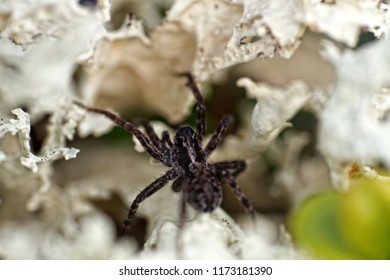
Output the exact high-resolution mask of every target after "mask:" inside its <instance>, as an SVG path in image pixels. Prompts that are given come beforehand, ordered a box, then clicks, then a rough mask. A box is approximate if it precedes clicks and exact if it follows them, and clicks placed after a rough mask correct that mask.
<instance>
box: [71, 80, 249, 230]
mask: <svg viewBox="0 0 390 280" xmlns="http://www.w3.org/2000/svg"><path fill="white" fill-rule="evenodd" d="M178 76H181V77H186V78H187V83H186V86H188V87H189V88H190V89H191V91H192V93H193V94H194V96H195V99H196V115H197V123H196V130H194V129H193V128H192V127H190V126H188V125H183V126H181V127H179V129H178V130H177V131H176V134H175V136H174V142H172V141H171V138H170V136H169V134H168V131H164V132H163V133H162V136H161V138H159V137H158V136H157V134H156V133H155V131H154V129H153V127H152V126H151V125H150V123H149V122H148V121H146V120H143V119H140V124H141V125H142V126H143V128H144V129H145V131H146V134H144V133H143V132H141V131H140V130H139V129H138V128H136V127H135V125H134V124H132V123H130V122H128V121H126V120H124V119H122V118H120V117H118V116H116V115H115V114H113V113H111V112H109V111H106V110H102V109H97V108H91V107H87V106H84V105H82V104H80V103H78V102H75V103H76V104H77V105H79V106H81V107H83V108H84V109H86V110H88V111H91V112H95V113H99V114H103V115H105V116H106V117H108V118H109V119H111V120H112V121H113V122H115V123H116V124H117V125H119V126H121V127H122V128H124V129H126V130H127V131H128V132H130V133H131V134H133V135H134V136H135V137H136V138H137V139H138V141H139V142H140V143H141V144H142V146H143V147H144V149H145V150H146V152H147V153H148V154H149V155H150V156H151V157H152V158H154V159H155V160H157V161H159V162H161V163H162V164H163V165H165V166H167V167H170V168H171V169H169V170H168V171H167V172H165V174H164V175H162V176H161V177H159V178H158V179H156V180H155V181H153V182H152V183H151V184H150V185H149V186H147V187H146V188H144V189H143V190H142V191H141V192H140V193H139V194H138V195H137V197H136V198H135V199H134V201H133V203H132V204H131V206H130V209H129V210H128V215H127V218H126V219H125V220H124V222H123V232H122V233H125V232H127V231H128V230H129V228H130V224H131V221H132V219H133V218H134V215H135V213H136V212H137V209H138V206H139V204H140V203H141V202H143V201H144V200H145V199H146V198H148V197H149V196H151V195H152V194H154V193H156V192H157V191H159V190H160V189H161V188H162V187H164V186H165V185H166V184H167V183H168V181H171V180H174V181H173V183H172V187H171V188H172V190H173V191H174V192H182V198H181V206H180V216H179V230H180V229H181V228H182V227H183V225H184V221H185V218H186V203H188V204H189V205H191V206H192V207H193V208H195V209H196V210H198V211H201V212H212V211H213V210H214V209H216V208H217V207H218V206H219V205H220V204H221V201H222V188H221V183H222V182H226V183H227V184H228V185H229V186H230V187H231V188H232V190H233V192H234V194H235V196H236V197H237V198H238V199H239V201H240V202H241V204H242V205H243V207H244V208H245V210H246V211H248V212H249V213H251V214H252V215H253V213H254V210H253V207H252V204H251V203H250V202H249V200H248V199H247V198H246V196H245V195H244V194H243V193H242V191H241V189H240V187H239V186H238V185H237V183H236V180H235V176H237V175H238V174H239V173H241V172H242V171H243V170H244V169H245V167H246V164H245V161H243V160H229V161H221V162H217V163H209V162H207V159H208V157H209V156H210V154H211V153H212V152H213V151H214V149H215V148H216V147H217V146H218V144H219V143H220V142H221V141H222V139H223V137H224V135H225V133H226V130H227V128H228V126H229V125H230V124H231V123H232V121H233V117H232V116H229V115H227V116H224V117H223V118H222V120H221V121H220V123H219V125H218V127H217V129H216V131H215V132H214V133H213V135H212V136H211V139H210V140H209V141H208V143H207V145H206V146H205V147H204V148H203V147H202V141H203V138H204V136H205V131H206V118H205V114H206V106H205V103H204V99H203V96H202V95H201V93H200V90H199V88H198V86H197V85H196V82H195V80H194V77H193V76H192V75H191V74H189V73H182V74H179V75H178Z"/></svg>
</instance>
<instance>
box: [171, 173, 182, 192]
mask: <svg viewBox="0 0 390 280" xmlns="http://www.w3.org/2000/svg"><path fill="white" fill-rule="evenodd" d="M183 183H184V178H183V177H182V176H178V177H177V178H176V180H175V181H173V183H172V186H171V189H172V191H174V192H181V190H182V189H183Z"/></svg>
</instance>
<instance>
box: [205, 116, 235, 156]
mask: <svg viewBox="0 0 390 280" xmlns="http://www.w3.org/2000/svg"><path fill="white" fill-rule="evenodd" d="M232 122H233V117H232V116H229V115H228V116H224V117H223V118H222V120H221V121H220V122H219V124H218V127H217V129H216V130H215V132H214V133H213V135H212V136H211V139H210V141H209V142H208V143H207V145H206V148H205V153H206V156H208V155H210V154H211V152H212V151H214V149H215V148H216V147H217V145H218V144H219V143H221V141H222V139H223V137H224V136H225V134H226V131H227V129H228V127H229V125H230V124H231V123H232Z"/></svg>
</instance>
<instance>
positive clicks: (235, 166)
mask: <svg viewBox="0 0 390 280" xmlns="http://www.w3.org/2000/svg"><path fill="white" fill-rule="evenodd" d="M213 166H214V167H215V168H216V169H217V171H222V170H226V169H227V170H229V171H230V174H232V175H233V176H237V175H238V174H240V173H241V172H242V171H244V170H245V168H246V162H245V161H244V160H228V161H221V162H217V163H214V164H213Z"/></svg>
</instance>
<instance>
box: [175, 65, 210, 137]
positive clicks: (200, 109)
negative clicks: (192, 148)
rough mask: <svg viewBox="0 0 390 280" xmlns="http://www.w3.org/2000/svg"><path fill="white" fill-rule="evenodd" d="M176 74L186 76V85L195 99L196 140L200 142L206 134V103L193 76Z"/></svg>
mask: <svg viewBox="0 0 390 280" xmlns="http://www.w3.org/2000/svg"><path fill="white" fill-rule="evenodd" d="M178 76H184V77H186V78H187V83H186V85H187V86H188V87H189V88H190V89H191V91H192V93H193V94H194V96H195V100H196V115H197V118H196V119H197V121H196V128H197V131H198V140H199V142H202V140H203V137H204V135H205V134H206V105H205V103H204V99H203V96H202V94H201V93H200V90H199V87H198V86H197V84H196V82H195V79H194V76H192V75H191V74H190V73H180V74H179V75H178Z"/></svg>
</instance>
